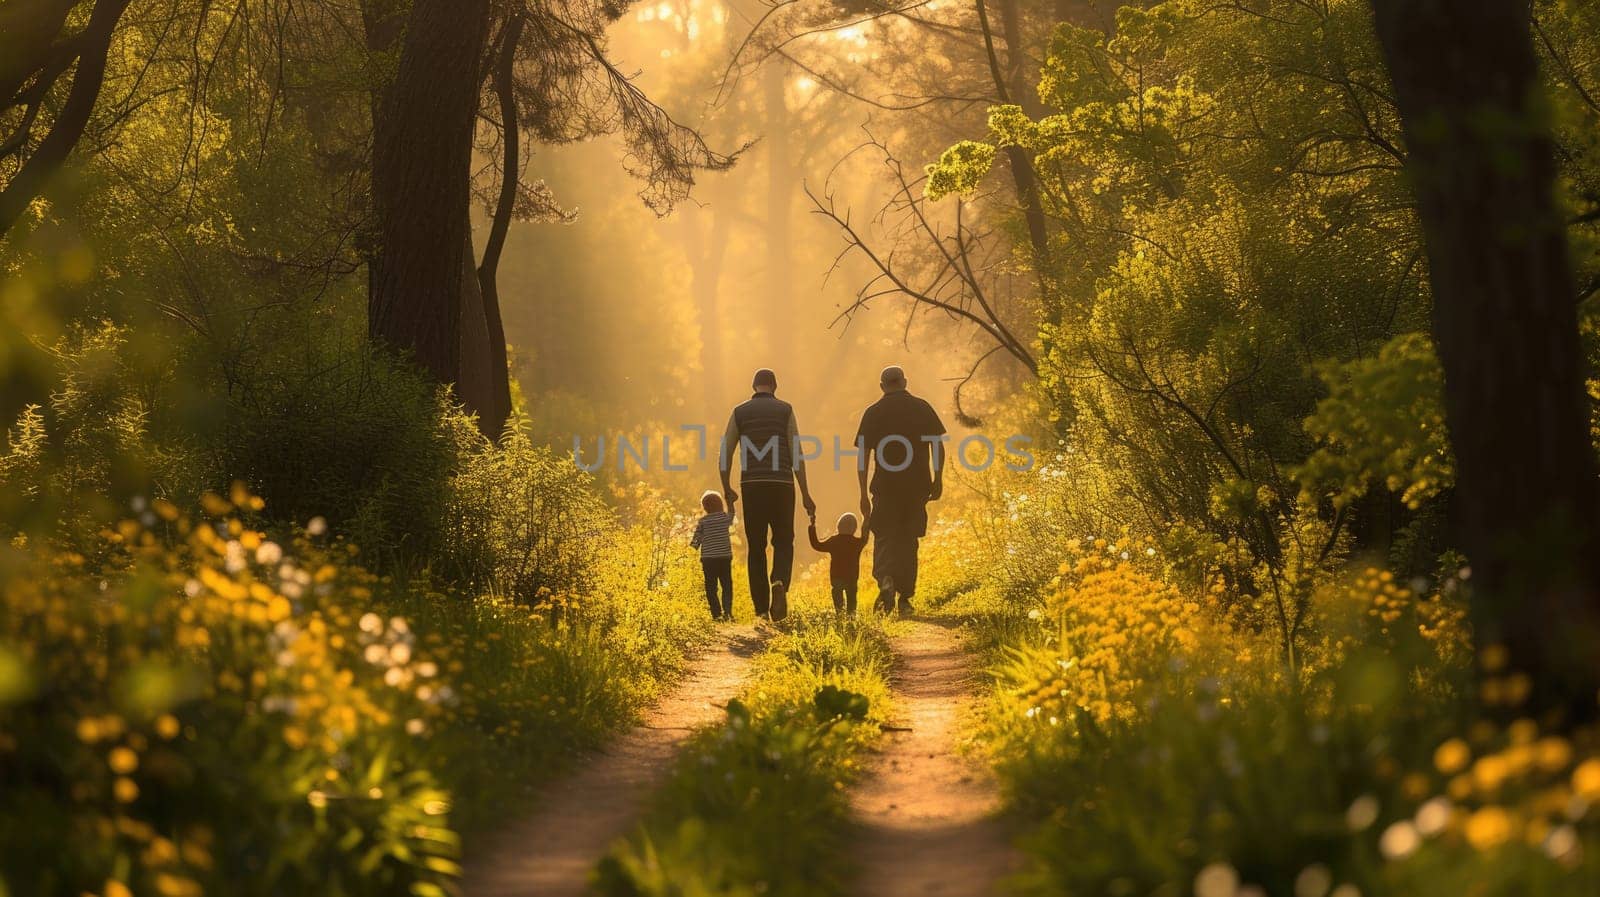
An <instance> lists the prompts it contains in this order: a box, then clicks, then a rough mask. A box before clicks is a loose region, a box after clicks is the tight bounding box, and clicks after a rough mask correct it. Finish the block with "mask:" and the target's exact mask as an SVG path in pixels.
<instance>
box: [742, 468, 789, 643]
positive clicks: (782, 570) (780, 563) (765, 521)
mask: <svg viewBox="0 0 1600 897" xmlns="http://www.w3.org/2000/svg"><path fill="white" fill-rule="evenodd" d="M740 485H741V488H743V489H744V496H743V498H744V540H745V543H746V545H748V546H749V549H750V554H749V557H748V560H747V564H748V566H749V571H750V600H751V602H752V603H754V604H755V606H756V616H758V617H759V616H761V615H762V614H764V613H766V612H767V605H768V603H769V602H770V601H771V600H772V589H771V585H770V584H771V583H774V582H781V583H783V584H784V585H788V584H789V574H790V572H791V571H792V570H793V569H794V486H793V485H791V484H789V483H742V484H740ZM769 530H770V531H771V534H772V571H771V573H770V574H769V573H768V571H767V534H768V531H769Z"/></svg>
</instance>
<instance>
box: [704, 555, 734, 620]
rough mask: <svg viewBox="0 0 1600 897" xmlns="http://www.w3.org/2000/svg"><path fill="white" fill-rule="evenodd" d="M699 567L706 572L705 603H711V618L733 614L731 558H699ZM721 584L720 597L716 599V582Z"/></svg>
mask: <svg viewBox="0 0 1600 897" xmlns="http://www.w3.org/2000/svg"><path fill="white" fill-rule="evenodd" d="M700 569H701V570H704V571H705V573H706V603H708V604H710V605H711V618H712V619H713V620H715V619H717V618H718V617H726V616H732V614H733V558H731V557H725V558H701V559H700ZM718 583H721V584H722V599H721V600H720V601H718V600H717V584H718Z"/></svg>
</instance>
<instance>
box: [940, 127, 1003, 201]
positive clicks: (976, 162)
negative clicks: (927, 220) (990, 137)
mask: <svg viewBox="0 0 1600 897" xmlns="http://www.w3.org/2000/svg"><path fill="white" fill-rule="evenodd" d="M994 153H995V148H994V147H993V146H991V145H989V144H987V143H978V142H976V141H973V140H963V141H961V142H960V143H957V144H956V145H954V146H952V147H950V148H949V149H947V150H945V151H944V152H943V153H942V154H940V156H939V161H938V162H935V163H933V164H932V165H929V166H928V183H927V185H926V186H924V188H923V190H924V191H925V192H926V194H927V196H928V198H929V199H941V198H943V197H946V196H949V195H950V194H952V193H971V192H972V191H973V190H975V189H977V187H978V182H980V181H982V180H983V178H984V177H985V176H986V175H988V173H989V168H990V167H991V166H993V165H994Z"/></svg>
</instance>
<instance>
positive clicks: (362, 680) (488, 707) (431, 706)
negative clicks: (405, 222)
mask: <svg viewBox="0 0 1600 897" xmlns="http://www.w3.org/2000/svg"><path fill="white" fill-rule="evenodd" d="M205 506H206V509H207V511H206V515H205V517H204V518H203V519H202V520H201V521H199V522H195V523H191V522H190V521H188V520H185V519H183V518H182V517H181V516H180V515H179V514H178V511H177V508H176V507H175V506H174V505H172V504H171V503H169V502H166V501H164V500H156V501H154V502H150V503H136V508H137V509H138V510H140V511H141V513H142V514H143V516H144V517H145V519H147V520H148V521H150V522H149V523H148V524H144V523H140V522H139V521H138V520H128V521H124V522H122V523H119V524H117V525H116V526H115V527H114V528H113V529H112V530H111V531H109V532H108V535H107V539H108V547H107V549H106V552H105V553H104V554H105V560H104V561H103V562H99V563H91V562H90V561H89V560H88V559H86V558H85V557H84V556H82V555H79V554H75V553H69V552H61V551H58V550H55V549H52V548H49V547H46V546H39V547H33V548H29V549H27V550H18V549H15V548H12V549H8V550H7V551H6V553H5V555H4V557H3V562H4V563H3V565H0V579H3V583H0V584H3V585H4V589H3V590H0V592H3V594H4V595H5V599H4V601H3V602H0V782H4V783H5V785H6V790H7V793H8V796H9V797H10V798H11V799H12V801H13V803H14V807H13V809H15V810H16V811H17V812H16V813H13V814H8V815H7V817H6V820H7V821H6V823H4V824H0V870H3V875H4V876H5V878H6V882H7V884H8V885H9V886H11V887H13V888H16V889H18V892H19V893H58V892H60V893H78V892H80V891H99V890H101V889H102V888H103V887H106V883H107V881H112V882H116V883H118V884H121V885H123V886H126V887H130V888H132V889H134V891H135V892H143V891H146V890H150V891H152V892H157V893H190V892H191V890H185V889H193V888H196V887H204V888H205V889H206V890H207V891H213V890H214V891H219V892H226V893H237V894H245V895H250V894H261V895H269V894H283V893H301V892H306V891H315V892H317V893H325V894H335V895H361V894H372V895H379V894H383V895H387V894H396V893H417V894H423V893H447V890H439V889H449V888H451V887H453V884H452V883H453V881H454V879H455V878H456V876H457V875H458V871H459V870H458V867H457V864H456V858H457V856H458V854H459V847H460V834H459V833H460V832H462V831H468V832H471V831H475V830H478V829H481V828H482V827H483V826H485V825H487V824H488V823H490V822H492V821H495V820H497V819H499V818H501V817H502V815H503V814H504V813H506V812H508V811H509V810H510V809H511V808H512V807H513V806H516V805H517V803H518V798H519V797H520V796H521V795H522V794H523V793H524V792H523V789H525V788H526V787H527V786H528V785H530V784H531V783H535V782H537V781H539V780H540V779H542V778H543V777H545V776H548V775H550V774H551V773H552V772H553V771H555V770H558V769H559V768H560V767H561V765H562V764H563V763H564V762H566V760H567V759H568V758H569V757H571V756H572V755H573V753H574V752H576V751H577V750H579V749H582V748H588V747H592V746H593V745H595V744H596V743H598V741H599V740H600V739H601V738H602V737H603V736H604V735H606V734H608V733H610V732H612V731H614V730H615V729H616V728H617V727H619V726H622V725H625V724H626V723H627V722H628V721H629V720H631V719H632V718H633V717H634V715H635V714H636V712H637V710H638V709H639V708H640V707H641V706H642V705H643V703H644V702H646V701H648V700H650V699H651V698H652V697H653V696H654V695H656V694H657V693H658V692H659V688H660V685H661V683H662V682H663V681H665V680H666V679H667V678H668V677H670V676H671V675H673V674H674V673H675V672H676V670H677V669H678V667H679V665H680V664H681V662H682V659H683V654H684V652H685V651H686V650H688V649H689V648H690V647H692V645H693V644H694V643H695V642H696V641H697V639H698V638H699V637H700V630H699V628H698V627H697V626H696V625H695V624H694V622H693V621H695V620H697V619H698V614H697V611H698V610H699V608H700V597H699V590H698V587H697V586H698V584H697V583H696V582H694V581H693V579H691V578H690V577H687V576H685V577H679V578H677V579H676V584H675V586H670V587H669V586H667V585H665V584H655V585H651V584H648V583H647V582H646V577H645V576H644V575H643V572H642V571H640V570H638V569H637V568H630V566H629V564H628V561H627V556H626V554H601V555H597V556H595V557H592V558H591V559H590V560H589V563H590V565H591V566H592V567H593V568H594V569H595V570H596V571H597V574H596V575H597V577H598V578H599V579H600V580H602V581H604V582H606V583H608V586H609V587H608V589H607V590H606V591H603V592H597V593H585V594H584V595H582V596H581V597H580V596H574V597H572V598H571V599H570V600H568V601H567V602H566V604H565V605H564V606H563V608H562V612H561V614H560V618H559V620H557V619H553V616H554V615H553V614H551V613H550V612H549V611H548V610H546V611H545V612H542V613H540V612H533V611H530V610H529V609H528V608H527V607H525V606H523V605H520V604H518V603H515V602H513V601H509V600H503V599H495V598H489V597H485V598H479V599H476V600H474V599H472V598H471V597H470V596H463V595H461V594H446V593H440V592H434V591H431V590H428V589H427V588H426V586H425V583H422V582H419V581H410V582H400V583H397V582H394V581H393V580H389V579H380V578H377V577H374V576H372V575H370V574H367V573H365V572H363V571H362V570H360V569H359V568H356V567H355V566H353V564H352V563H351V561H350V560H349V559H350V557H351V556H352V555H354V553H355V552H354V549H353V548H352V547H351V546H350V545H349V543H347V542H345V541H344V540H343V539H342V538H330V537H328V536H326V535H324V536H313V535H309V534H307V533H303V532H302V533H299V534H297V535H296V536H295V538H294V540H293V541H292V542H291V543H288V544H287V545H285V544H281V543H278V542H274V541H271V540H269V539H268V538H267V537H266V535H265V534H263V533H261V532H259V531H255V530H252V529H249V528H247V527H245V526H243V525H242V524H241V523H240V520H239V516H241V515H250V516H255V515H258V514H259V512H260V511H261V510H262V507H261V501H260V499H259V498H255V497H251V496H248V495H247V494H246V493H245V492H244V491H243V490H242V489H241V490H236V492H235V495H234V498H233V500H232V501H228V500H224V499H222V498H219V497H217V496H208V497H207V498H206V500H205ZM317 528H318V529H319V530H320V529H321V525H320V522H319V526H318V527H317ZM608 535H609V541H607V542H606V543H604V544H607V545H609V546H613V547H615V546H621V545H625V544H626V542H627V540H628V539H629V538H639V537H640V534H628V533H617V532H614V533H610V534H608ZM680 553H681V554H682V555H683V558H682V559H681V560H680V559H676V558H675V559H674V563H675V564H678V565H680V566H681V565H687V564H691V563H693V560H692V558H691V557H690V556H689V552H688V551H687V550H680ZM91 596H92V597H91ZM635 626H638V627H648V628H649V629H650V636H649V637H648V638H640V637H638V636H637V634H636V633H635V631H634V628H633V627H635ZM835 700H839V699H837V698H836V699H835ZM846 703H848V701H847V702H846ZM63 845H70V847H64V846H63Z"/></svg>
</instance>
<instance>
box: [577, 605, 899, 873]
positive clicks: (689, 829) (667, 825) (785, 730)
mask: <svg viewBox="0 0 1600 897" xmlns="http://www.w3.org/2000/svg"><path fill="white" fill-rule="evenodd" d="M791 620H792V621H793V622H792V624H790V625H786V626H785V628H784V631H782V632H780V633H779V634H777V635H775V636H773V637H772V639H771V641H770V642H769V643H768V646H767V649H766V651H765V652H764V653H763V654H762V655H761V656H760V657H759V658H758V659H757V660H756V664H755V673H754V678H753V680H752V682H751V684H750V686H749V687H748V688H747V689H746V690H745V692H744V696H743V697H742V698H739V699H735V700H733V701H730V702H729V704H728V716H727V720H726V721H725V722H724V723H723V724H722V725H720V726H717V727H714V728H710V729H707V730H705V731H703V732H701V733H699V734H698V735H696V736H695V737H694V739H693V740H692V741H691V742H690V744H689V745H688V747H687V748H686V749H685V750H684V751H683V753H682V755H681V757H680V759H679V760H678V762H677V766H676V768H675V771H674V772H673V774H672V776H671V778H670V779H669V780H668V782H667V784H666V785H665V786H664V787H663V788H662V790H661V791H660V792H659V794H658V795H657V796H656V798H655V800H654V803H653V805H652V807H651V809H650V811H649V812H648V814H647V815H646V818H645V820H644V821H643V822H642V823H641V825H640V827H639V830H638V831H637V832H635V833H634V834H633V835H632V836H630V837H629V838H628V839H626V840H625V841H624V842H622V843H620V844H619V845H617V846H616V847H615V848H614V849H613V850H612V851H611V853H610V854H609V855H608V856H607V857H606V858H605V859H604V860H603V861H602V862H601V864H600V866H599V869H598V872H597V877H596V880H597V886H598V890H599V891H600V893H602V894H606V895H611V897H624V895H652V897H666V895H683V894H704V895H728V897H732V895H755V894H765V895H776V897H791V895H792V897H801V895H816V894H829V893H837V892H838V891H839V890H840V888H841V887H842V884H843V882H844V881H845V880H846V878H847V876H848V874H849V869H848V865H847V860H846V859H845V855H846V853H847V851H846V850H845V849H844V848H845V846H846V844H847V843H848V837H849V822H848V799H847V796H846V788H847V787H848V785H849V784H850V782H851V781H852V780H853V779H854V778H855V777H856V775H857V774H858V772H859V763H860V755H861V752H862V750H863V749H864V748H865V747H867V746H868V745H870V744H871V743H872V742H873V741H874V740H875V739H876V738H877V737H878V733H879V728H878V723H879V722H880V721H881V720H882V719H883V718H884V714H885V712H886V709H887V703H888V699H889V698H888V695H889V691H888V681H887V676H888V671H889V666H890V662H891V655H890V651H889V645H888V640H887V638H886V635H885V631H884V626H885V624H884V623H883V622H881V621H880V620H878V619H876V618H872V617H865V618H860V619H837V618H835V617H834V615H833V614H832V612H831V611H818V612H802V613H801V614H800V615H797V616H794V617H791Z"/></svg>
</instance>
